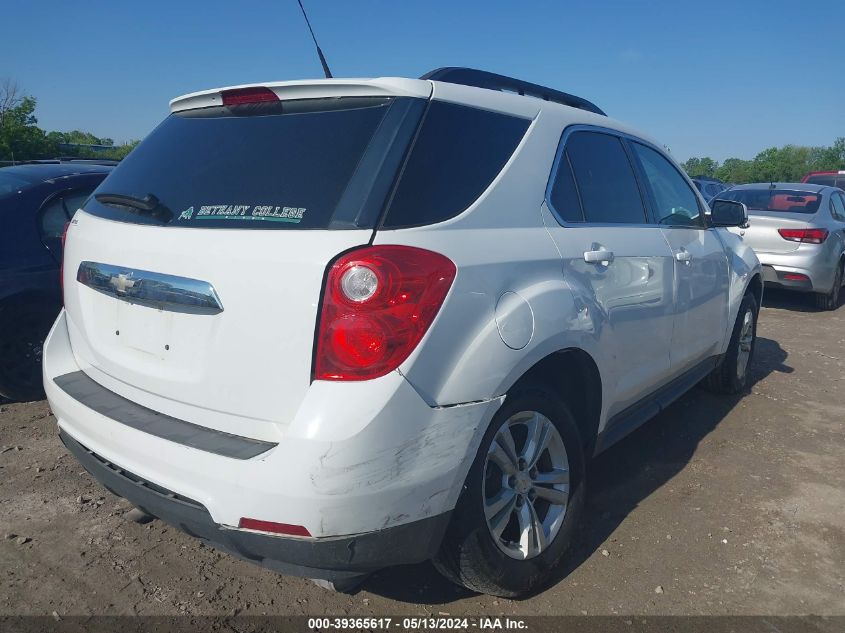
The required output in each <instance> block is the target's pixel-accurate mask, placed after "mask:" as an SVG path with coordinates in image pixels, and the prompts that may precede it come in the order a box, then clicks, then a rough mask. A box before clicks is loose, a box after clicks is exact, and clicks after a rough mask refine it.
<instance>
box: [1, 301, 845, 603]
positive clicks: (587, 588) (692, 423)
mask: <svg viewBox="0 0 845 633" xmlns="http://www.w3.org/2000/svg"><path fill="white" fill-rule="evenodd" d="M809 306H810V304H809V302H808V301H806V300H804V299H803V298H800V297H798V298H794V297H789V296H786V295H780V294H775V293H769V297H768V298H767V301H766V307H765V308H764V310H763V311H762V313H761V317H760V327H759V332H758V334H759V340H758V347H757V357H756V360H755V363H754V366H753V369H752V371H753V382H754V384H753V386H752V387H751V389H750V391H749V393H747V394H745V395H744V396H743V397H741V398H739V397H737V398H732V397H727V398H726V397H718V396H713V395H710V394H708V393H706V392H704V391H702V390H700V389H695V390H693V391H692V392H691V393H689V394H688V395H686V396H685V397H683V398H682V399H681V400H679V401H678V402H677V403H676V404H675V405H673V406H672V407H671V408H670V409H669V410H667V411H666V412H664V413H663V414H661V415H660V416H659V417H657V418H655V419H654V420H652V421H651V422H649V423H648V424H647V425H645V426H644V427H642V428H641V429H640V430H638V431H637V432H635V433H634V434H633V435H631V436H630V437H629V438H627V439H626V440H624V441H622V442H621V443H619V444H618V445H616V446H615V447H613V448H612V449H610V450H609V451H607V452H606V453H605V454H603V455H602V456H600V457H599V458H598V459H597V460H596V461H595V462H594V463H593V465H592V466H591V469H590V474H589V488H590V494H589V500H588V505H587V512H586V520H585V523H584V526H583V529H582V531H581V533H580V536H579V538H578V540H577V543H576V546H575V548H574V549H573V551H572V552H571V555H570V556H569V558H568V560H567V562H566V564H565V565H564V567H563V568H562V569H561V570H560V574H559V580H558V581H557V582H556V583H555V584H553V585H552V586H550V587H548V588H547V589H546V590H545V591H543V592H542V593H539V594H538V595H536V596H534V597H532V598H529V599H526V600H521V601H513V600H504V599H496V598H491V597H489V596H478V595H473V594H471V593H469V592H466V591H463V590H461V589H459V588H457V587H453V586H452V585H450V584H449V583H448V582H446V581H445V580H442V579H441V578H440V577H439V576H438V575H437V573H436V572H435V571H434V570H433V568H432V567H431V566H430V565H429V564H423V565H416V566H410V567H403V568H396V569H391V570H386V571H383V572H381V573H379V574H376V575H375V576H373V577H372V578H370V579H369V580H368V581H367V582H366V584H365V585H364V586H363V588H362V589H361V590H360V591H359V592H357V593H356V594H354V595H344V594H334V593H330V592H327V591H324V590H322V589H319V588H317V587H315V586H314V585H312V584H311V583H310V582H308V581H306V580H301V579H297V578H286V577H282V576H278V575H276V574H274V573H271V572H269V571H266V570H263V569H260V568H258V567H255V566H253V565H250V564H248V563H245V562H241V561H238V560H235V559H233V558H231V557H229V556H227V555H225V554H220V553H218V552H216V551H214V550H213V549H211V548H210V547H207V546H203V545H202V544H201V543H199V542H197V541H195V540H194V539H192V538H190V537H188V536H186V535H185V534H182V533H180V532H179V531H177V530H176V529H174V528H171V527H168V526H167V525H164V524H162V523H161V522H158V521H156V522H153V523H149V524H147V525H139V524H136V523H133V522H131V521H127V520H126V518H125V517H124V515H125V514H126V513H127V512H128V511H129V509H130V508H129V505H128V504H127V503H126V502H124V501H122V500H120V499H118V498H116V497H114V496H112V495H111V494H110V493H108V492H106V491H105V490H104V489H102V488H100V487H99V485H98V484H97V483H96V482H95V481H94V480H93V479H92V478H91V477H90V476H89V475H88V474H87V473H85V472H83V471H82V469H81V467H80V466H78V465H77V464H76V463H75V461H74V460H73V458H72V457H71V456H70V455H68V454H67V453H66V451H65V449H64V447H63V446H62V445H61V444H60V442H59V441H58V438H57V436H56V426H55V419H54V418H53V416H52V415H51V413H50V409H49V407H48V406H47V403H46V402H31V403H23V404H10V403H5V404H2V405H0V451H2V453H0V504H2V505H1V506H0V507H2V513H0V538H2V540H0V569H2V570H3V573H2V574H0V615H22V614H46V615H50V614H53V613H54V612H55V613H57V614H59V615H62V616H64V615H73V614H75V615H87V614H109V615H117V614H150V615H153V614H155V615H174V614H185V613H188V614H195V615H233V614H254V615H262V614H284V615H302V614H305V615H324V614H331V615H344V614H349V615H381V614H391V615H405V614H409V615H412V614H419V615H424V614H431V615H437V614H449V615H464V614H467V615H497V614H504V615H511V614H514V615H553V614H575V615H577V614H590V615H596V614H601V615H611V614H638V615H658V614H694V615H725V614H730V615H737V614H758V615H759V614H770V615H778V614H780V615H795V614H808V613H809V614H827V615H845V469H843V465H845V437H843V418H845V404H843V399H842V394H843V388H842V386H843V381H845V307H843V308H840V309H839V310H838V311H836V312H832V313H831V312H817V311H815V310H814V309H812V308H810V307H809Z"/></svg>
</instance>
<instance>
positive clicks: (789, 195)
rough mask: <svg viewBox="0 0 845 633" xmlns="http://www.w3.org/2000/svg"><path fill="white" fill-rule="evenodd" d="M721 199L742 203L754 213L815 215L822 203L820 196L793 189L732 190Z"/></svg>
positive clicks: (723, 194) (726, 192)
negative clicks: (772, 212)
mask: <svg viewBox="0 0 845 633" xmlns="http://www.w3.org/2000/svg"><path fill="white" fill-rule="evenodd" d="M719 198H721V199H724V200H736V201H737V202H742V203H743V204H745V206H747V207H748V208H749V210H752V211H783V212H786V213H815V212H816V211H818V210H819V204H820V202H821V196H820V195H818V194H815V193H810V192H807V191H794V190H792V189H731V190H729V191H725V192H723V193H721V194H720V195H719Z"/></svg>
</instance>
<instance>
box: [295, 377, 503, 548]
mask: <svg viewBox="0 0 845 633" xmlns="http://www.w3.org/2000/svg"><path fill="white" fill-rule="evenodd" d="M413 397H414V398H418V396H416V394H414V396H413ZM502 400H503V399H501V398H500V399H494V400H487V401H484V402H477V403H471V404H466V405H461V406H454V407H446V408H430V407H428V406H427V405H425V404H423V405H422V406H423V407H425V409H427V410H428V412H427V415H426V411H424V410H420V411H409V412H408V414H409V417H416V416H417V415H423V416H424V419H419V420H412V419H408V420H403V419H402V416H401V412H402V408H401V407H391V408H390V412H389V413H385V415H384V416H381V417H380V418H379V419H377V420H375V421H374V422H373V423H372V424H371V425H368V427H367V429H365V431H364V432H363V433H362V434H361V436H359V437H355V438H351V439H350V440H346V441H341V442H332V443H330V444H329V446H328V447H327V448H326V450H325V452H323V453H322V455H320V457H319V460H318V463H317V464H315V465H314V466H313V467H312V468H311V470H310V472H309V479H310V482H311V485H312V487H313V491H314V492H315V493H316V494H317V495H324V496H326V497H327V499H326V509H325V510H324V511H321V512H320V526H321V532H323V533H327V534H338V533H341V534H342V533H345V532H348V529H349V525H348V514H347V510H348V512H358V513H360V512H361V509H362V508H365V509H366V513H367V515H368V516H370V517H376V518H374V520H372V521H370V523H371V524H372V525H374V526H377V527H378V528H386V527H390V526H392V525H399V524H402V523H407V522H410V521H417V520H420V519H424V518H426V517H429V516H434V515H437V514H441V513H443V512H447V511H449V510H451V509H452V508H454V506H455V503H456V502H457V499H458V496H459V494H460V491H461V488H462V485H463V482H464V480H465V479H466V476H467V473H468V471H469V468H470V466H471V464H472V462H473V460H474V459H475V453H476V452H477V450H478V444H479V442H480V439H481V436H482V435H483V433H484V431H485V430H486V428H487V425H488V424H489V421H490V418H491V417H492V416H493V414H494V413H495V411H496V410H497V409H498V408H499V406H500V405H501V402H502ZM397 411H399V412H400V413H399V415H398V416H397V415H396V412H397ZM384 425H395V426H398V427H401V426H402V425H408V426H411V427H413V430H412V432H411V433H410V434H408V433H398V434H396V435H395V436H394V437H392V438H390V440H391V441H387V442H384V441H380V442H376V441H375V440H374V439H373V436H375V435H381V434H382V431H383V430H384ZM368 435H369V437H368ZM376 447H379V448H376ZM345 504H348V506H349V507H348V508H345Z"/></svg>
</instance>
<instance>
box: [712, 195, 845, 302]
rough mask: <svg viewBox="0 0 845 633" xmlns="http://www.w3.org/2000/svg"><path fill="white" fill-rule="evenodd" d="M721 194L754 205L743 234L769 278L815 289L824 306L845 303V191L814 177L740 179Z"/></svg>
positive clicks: (774, 283) (785, 284)
mask: <svg viewBox="0 0 845 633" xmlns="http://www.w3.org/2000/svg"><path fill="white" fill-rule="evenodd" d="M718 199H726V200H735V201H737V202H742V203H743V204H745V205H746V206H747V207H748V213H749V226H748V227H747V228H740V229H733V230H735V231H738V232H739V233H740V234H742V236H743V239H744V240H745V242H746V243H747V244H749V245H750V246H751V247H752V248H753V249H754V252H756V253H757V257H759V258H760V262H761V263H762V264H763V279H764V281H765V282H766V284H768V285H771V286H776V287H780V288H785V289H787V290H795V291H798V292H810V293H814V294H815V300H816V304H817V305H818V307H819V308H821V309H824V310H835V309H836V308H837V307H838V306H839V292H840V289H841V287H842V283H843V262H845V257H843V252H845V192H843V191H842V190H841V189H839V188H837V187H830V186H825V185H816V184H809V183H755V184H749V185H737V186H735V187H732V188H731V189H729V190H728V191H725V192H723V193H721V194H719V196H718Z"/></svg>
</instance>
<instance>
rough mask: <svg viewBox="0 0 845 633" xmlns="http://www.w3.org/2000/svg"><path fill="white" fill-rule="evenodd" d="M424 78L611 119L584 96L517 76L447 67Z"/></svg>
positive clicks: (423, 77) (425, 75)
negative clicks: (542, 102) (512, 93)
mask: <svg viewBox="0 0 845 633" xmlns="http://www.w3.org/2000/svg"><path fill="white" fill-rule="evenodd" d="M420 79H430V80H432V81H444V82H446V83H450V84H459V85H462V86H474V87H476V88H487V89H488V90H499V91H501V92H515V93H517V94H520V95H525V96H529V97H536V98H537V99H542V100H543V101H553V102H554V103H561V104H563V105H567V106H570V107H572V108H579V109H581V110H586V111H587V112H592V113H594V114H600V115H602V116H607V114H605V112H604V111H603V110H602V109H601V108H599V107H598V106H597V105H596V104H595V103H593V102H591V101H587V100H586V99H583V98H582V97H577V96H575V95H571V94H569V93H566V92H561V91H560V90H555V89H554V88H548V87H546V86H541V85H539V84H532V83H529V82H527V81H522V80H520V79H514V78H513V77H506V76H505V75H497V74H496V73H490V72H487V71H486V70H475V69H474V68H461V67H459V66H446V67H444V68H438V69H436V70H432V71H431V72H427V73H426V74H424V75H423V76H422V77H420Z"/></svg>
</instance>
